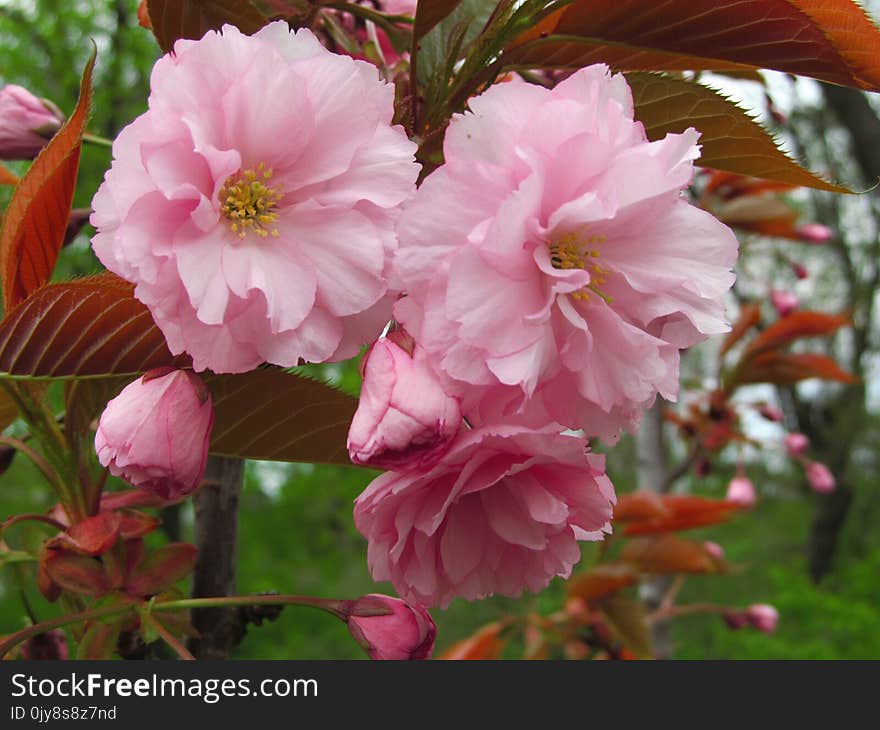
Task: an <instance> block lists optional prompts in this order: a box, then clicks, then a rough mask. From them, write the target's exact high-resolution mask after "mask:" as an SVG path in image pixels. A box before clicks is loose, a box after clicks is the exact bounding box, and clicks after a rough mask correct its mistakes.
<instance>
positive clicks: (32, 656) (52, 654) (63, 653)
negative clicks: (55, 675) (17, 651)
mask: <svg viewBox="0 0 880 730" xmlns="http://www.w3.org/2000/svg"><path fill="white" fill-rule="evenodd" d="M67 656H68V654H67V638H66V637H65V636H64V632H63V631H61V630H60V629H52V630H51V631H47V632H46V633H44V634H37V635H36V636H32V637H31V638H30V639H28V640H27V641H26V642H24V643H23V644H22V645H21V658H22V659H27V660H31V661H33V660H38V659H41V660H51V661H56V660H60V659H67Z"/></svg>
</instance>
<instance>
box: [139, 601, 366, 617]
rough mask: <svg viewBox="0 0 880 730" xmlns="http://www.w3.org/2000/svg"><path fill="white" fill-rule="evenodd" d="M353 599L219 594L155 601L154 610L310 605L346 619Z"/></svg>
mask: <svg viewBox="0 0 880 730" xmlns="http://www.w3.org/2000/svg"><path fill="white" fill-rule="evenodd" d="M350 603H351V601H339V600H334V599H330V598H315V597H313V596H275V595H258V596H218V597H216V598H182V599H180V600H177V601H163V602H162V603H154V604H153V607H152V610H153V611H180V610H182V609H186V608H221V607H229V606H310V607H312V608H319V609H321V610H322V611H326V612H327V613H330V614H332V615H334V616H336V617H337V618H339V619H341V620H343V621H345V620H346V618H347V617H348V610H347V608H348V606H349V604H350Z"/></svg>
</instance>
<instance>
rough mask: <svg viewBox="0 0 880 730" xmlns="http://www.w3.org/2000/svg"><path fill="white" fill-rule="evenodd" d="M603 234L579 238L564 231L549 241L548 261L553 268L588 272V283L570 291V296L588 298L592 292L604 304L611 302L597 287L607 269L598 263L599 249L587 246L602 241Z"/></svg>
mask: <svg viewBox="0 0 880 730" xmlns="http://www.w3.org/2000/svg"><path fill="white" fill-rule="evenodd" d="M605 240H606V238H605V236H602V235H598V236H589V237H587V238H586V239H583V238H581V237H580V236H578V235H577V234H576V233H566V234H564V235H562V236H560V237H559V238H557V239H556V240H555V241H553V242H551V243H550V263H551V264H552V265H553V268H554V269H584V270H586V271H589V272H590V283H589V284H587V285H586V286H585V287H584V288H583V289H580V290H578V291H576V292H573V293H572V297H574V298H575V299H579V300H582V301H586V300H588V299H589V298H590V294H589V292H588V291H587V290H589V291H590V292H593V293H594V294H596V295H597V296H599V297H600V298H601V299H603V300H604V301H605V303H606V304H611V297H610V296H608V295H607V294H606V293H605V292H603V291H602V290H601V289H600V288H599V287H600V286H602V284H604V283H605V279H606V276H607V274H608V269H606V268H605V267H604V266H602V265H601V264H600V263H599V251H598V250H596V249H594V248H588V246H594V245H595V244H597V243H604V242H605Z"/></svg>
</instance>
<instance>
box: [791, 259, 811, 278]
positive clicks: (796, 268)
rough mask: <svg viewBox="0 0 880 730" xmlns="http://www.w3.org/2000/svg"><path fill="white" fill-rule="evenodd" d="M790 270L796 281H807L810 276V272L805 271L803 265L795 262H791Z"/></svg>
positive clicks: (805, 268)
mask: <svg viewBox="0 0 880 730" xmlns="http://www.w3.org/2000/svg"><path fill="white" fill-rule="evenodd" d="M791 270H792V271H793V272H794V275H795V276H796V277H797V278H798V279H808V278H809V276H810V272H809V271H807V267H806V266H804V265H803V264H799V263H798V262H797V261H792V262H791Z"/></svg>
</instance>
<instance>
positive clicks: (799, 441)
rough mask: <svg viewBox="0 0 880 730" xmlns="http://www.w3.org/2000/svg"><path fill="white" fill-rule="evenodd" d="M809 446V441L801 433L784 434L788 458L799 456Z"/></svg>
mask: <svg viewBox="0 0 880 730" xmlns="http://www.w3.org/2000/svg"><path fill="white" fill-rule="evenodd" d="M809 445H810V439H808V438H807V437H806V436H804V435H803V434H802V433H787V434H785V450H786V452H787V453H788V455H789V456H792V457H794V456H800V455H801V454H803V453H804V452H805V451H806V450H807V447H809Z"/></svg>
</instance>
